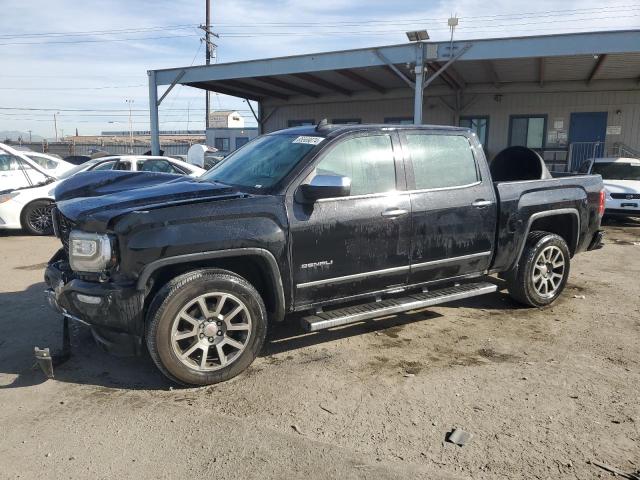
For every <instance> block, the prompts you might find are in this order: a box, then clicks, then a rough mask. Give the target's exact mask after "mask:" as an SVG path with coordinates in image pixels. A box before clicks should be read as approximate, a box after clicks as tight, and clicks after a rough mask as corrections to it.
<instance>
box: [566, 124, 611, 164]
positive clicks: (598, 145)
mask: <svg viewBox="0 0 640 480" xmlns="http://www.w3.org/2000/svg"><path fill="white" fill-rule="evenodd" d="M606 134H607V112H580V113H572V114H571V122H570V125H569V143H570V144H571V145H572V147H571V166H572V169H573V170H575V169H577V168H578V167H579V166H580V165H581V164H582V162H584V161H585V160H587V159H589V158H594V157H601V156H603V155H604V142H605V136H606Z"/></svg>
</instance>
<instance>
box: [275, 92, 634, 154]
mask: <svg viewBox="0 0 640 480" xmlns="http://www.w3.org/2000/svg"><path fill="white" fill-rule="evenodd" d="M410 94H411V92H409V91H408V90H405V91H404V92H403V93H400V92H390V93H389V94H388V96H392V97H393V98H384V99H382V98H380V96H377V97H375V96H372V95H369V96H365V97H364V98H362V99H360V98H354V99H341V100H335V101H329V102H324V101H322V102H321V101H317V102H315V103H297V104H293V103H289V104H284V103H283V104H280V105H277V109H276V110H275V111H274V112H273V114H271V116H270V117H269V118H268V119H267V121H266V123H265V125H264V132H265V133H266V132H271V131H275V130H280V129H283V128H287V127H288V125H289V121H290V120H313V121H314V122H319V121H320V120H322V119H323V118H326V119H327V120H329V122H333V121H335V120H340V119H356V118H357V119H360V120H361V122H362V123H383V122H384V121H385V119H386V118H390V117H396V118H398V117H405V118H412V117H413V97H412V96H409V95H410ZM443 100H444V102H443ZM445 102H446V103H447V104H449V105H454V102H455V98H454V97H453V95H448V96H446V95H445V96H442V99H441V98H439V97H429V96H425V101H424V114H423V117H424V118H423V121H424V123H425V124H435V125H453V124H455V120H456V116H455V114H454V112H453V110H452V109H450V108H449V107H448V106H446V105H445ZM461 103H462V105H463V106H465V105H466V108H464V109H463V110H462V111H461V112H460V115H462V116H470V115H475V116H488V117H489V141H488V145H487V150H488V153H489V156H490V157H492V156H493V155H495V154H496V153H498V152H499V151H500V150H502V149H503V148H505V147H506V146H507V144H508V137H509V117H510V116H511V115H525V114H543V115H547V132H548V131H549V130H550V129H552V128H553V126H554V121H555V120H562V123H563V129H564V130H566V132H567V134H568V135H569V136H570V132H569V122H570V116H571V113H573V112H607V113H608V126H620V127H621V133H620V134H619V135H608V136H607V139H606V141H607V143H609V144H614V143H623V144H626V145H628V146H629V147H631V148H633V149H635V150H640V90H638V89H637V88H636V89H635V90H622V91H613V90H611V91H589V92H586V91H585V92H579V91H568V92H544V91H540V92H533V93H509V92H508V91H504V92H503V91H501V90H500V89H498V90H496V91H494V92H492V93H482V94H475V95H474V94H468V95H464V96H463V97H462V102H461ZM275 106H276V105H271V106H269V105H266V106H265V107H264V108H265V112H266V114H267V115H268V114H269V113H270V112H271V111H272V109H273V108H274V107H275ZM549 146H551V145H549Z"/></svg>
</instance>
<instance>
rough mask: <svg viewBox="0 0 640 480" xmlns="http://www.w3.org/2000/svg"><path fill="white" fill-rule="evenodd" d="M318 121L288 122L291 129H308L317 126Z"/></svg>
mask: <svg viewBox="0 0 640 480" xmlns="http://www.w3.org/2000/svg"><path fill="white" fill-rule="evenodd" d="M315 124H316V121H315V120H289V121H288V122H287V125H288V126H289V128H291V127H306V126H309V125H315Z"/></svg>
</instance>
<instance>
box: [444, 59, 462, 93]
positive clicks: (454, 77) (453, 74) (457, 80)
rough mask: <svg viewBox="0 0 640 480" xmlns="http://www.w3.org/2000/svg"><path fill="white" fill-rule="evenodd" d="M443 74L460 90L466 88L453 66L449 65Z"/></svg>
mask: <svg viewBox="0 0 640 480" xmlns="http://www.w3.org/2000/svg"><path fill="white" fill-rule="evenodd" d="M444 73H445V75H447V76H448V77H449V78H450V79H451V80H452V81H453V82H454V83H455V84H456V85H457V86H458V88H459V89H460V90H464V89H465V88H467V82H465V81H464V80H463V78H462V76H461V75H460V73H458V71H457V70H456V69H455V67H454V66H453V65H449V68H448V69H447V71H446V72H444Z"/></svg>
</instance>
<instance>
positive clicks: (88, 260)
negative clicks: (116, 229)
mask: <svg viewBox="0 0 640 480" xmlns="http://www.w3.org/2000/svg"><path fill="white" fill-rule="evenodd" d="M112 257H113V250H112V246H111V239H110V238H109V236H108V235H101V234H97V233H87V232H81V231H79V230H72V231H71V234H70V235H69V264H70V265H71V269H72V270H74V271H76V272H101V271H103V270H105V269H106V268H107V267H108V266H109V264H110V263H111V258H112Z"/></svg>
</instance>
